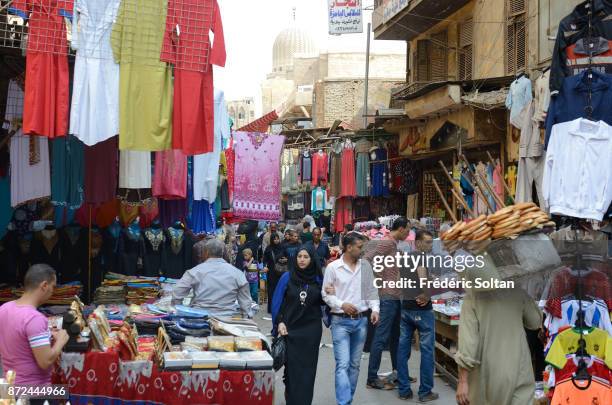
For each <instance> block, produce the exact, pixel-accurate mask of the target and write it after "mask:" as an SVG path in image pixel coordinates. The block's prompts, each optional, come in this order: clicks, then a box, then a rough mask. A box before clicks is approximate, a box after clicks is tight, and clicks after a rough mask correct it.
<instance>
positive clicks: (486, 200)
mask: <svg viewBox="0 0 612 405" xmlns="http://www.w3.org/2000/svg"><path fill="white" fill-rule="evenodd" d="M461 160H462V159H461ZM464 163H465V165H466V166H467V169H468V170H469V171H470V173H472V174H475V173H474V172H473V171H472V169H471V168H470V164H469V163H467V162H464ZM464 178H465V181H467V183H468V184H469V185H470V187H472V188H473V189H474V192H475V193H476V194H477V195H478V197H479V198H480V199H481V200H483V201H484V202H485V204H487V207H489V211H490V212H491V213H494V212H495V209H494V208H493V207H492V206H491V203H490V202H489V199H488V198H486V197H485V196H484V193H483V192H482V190H481V188H480V186H479V185H478V184H476V185H474V184H473V183H472V182H471V181H470V179H468V178H467V177H464ZM476 180H477V181H478V179H476Z"/></svg>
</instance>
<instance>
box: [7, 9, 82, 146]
mask: <svg viewBox="0 0 612 405" xmlns="http://www.w3.org/2000/svg"><path fill="white" fill-rule="evenodd" d="M72 9H73V0H36V1H32V0H13V2H12V3H11V5H10V7H9V9H8V12H9V13H10V14H13V15H17V16H19V17H21V18H23V19H24V20H28V19H29V24H28V47H27V51H26V79H25V99H24V109H23V133H24V134H29V135H42V136H46V137H49V138H55V137H58V136H66V134H67V133H68V112H69V105H70V90H69V87H68V83H69V71H68V40H67V38H66V32H67V31H66V25H65V23H64V17H68V18H71V17H72Z"/></svg>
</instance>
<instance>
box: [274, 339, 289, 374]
mask: <svg viewBox="0 0 612 405" xmlns="http://www.w3.org/2000/svg"><path fill="white" fill-rule="evenodd" d="M272 359H273V361H274V362H273V363H272V367H274V371H278V370H280V369H281V368H282V367H283V366H284V365H285V363H286V362H287V341H286V340H285V337H284V336H278V337H275V338H274V340H273V341H272Z"/></svg>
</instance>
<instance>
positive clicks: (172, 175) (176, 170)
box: [153, 150, 187, 200]
mask: <svg viewBox="0 0 612 405" xmlns="http://www.w3.org/2000/svg"><path fill="white" fill-rule="evenodd" d="M153 195H154V196H155V197H159V198H161V199H164V200H176V199H184V198H185V197H187V156H185V155H184V154H183V152H181V151H180V150H165V151H163V152H155V169H154V171H153Z"/></svg>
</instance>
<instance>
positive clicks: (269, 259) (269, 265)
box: [263, 233, 287, 313]
mask: <svg viewBox="0 0 612 405" xmlns="http://www.w3.org/2000/svg"><path fill="white" fill-rule="evenodd" d="M281 257H283V247H282V246H281V241H280V236H278V234H276V233H274V234H272V236H271V237H270V245H269V246H268V247H267V248H266V251H265V252H264V258H263V263H264V266H265V268H266V269H268V271H267V277H268V279H267V280H268V298H269V299H268V313H272V297H274V290H275V289H276V284H278V280H279V279H280V278H281V276H282V275H283V272H282V271H281V266H280V265H279V266H278V267H277V265H276V261H277V260H278V259H280V258H281ZM285 267H287V266H285Z"/></svg>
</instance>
